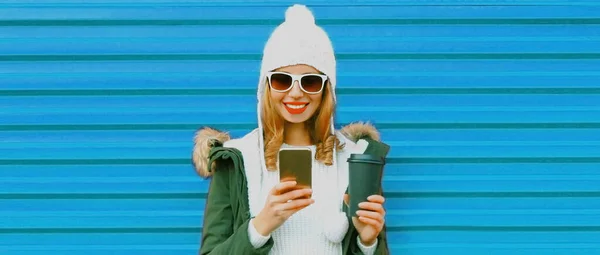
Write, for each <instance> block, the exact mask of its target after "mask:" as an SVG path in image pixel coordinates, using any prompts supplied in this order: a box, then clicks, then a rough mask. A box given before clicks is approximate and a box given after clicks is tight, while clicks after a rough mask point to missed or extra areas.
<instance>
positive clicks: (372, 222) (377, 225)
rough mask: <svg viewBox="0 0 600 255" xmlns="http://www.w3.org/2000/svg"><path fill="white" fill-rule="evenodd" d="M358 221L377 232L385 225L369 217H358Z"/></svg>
mask: <svg viewBox="0 0 600 255" xmlns="http://www.w3.org/2000/svg"><path fill="white" fill-rule="evenodd" d="M358 220H359V221H360V222H362V223H365V224H367V225H371V226H373V227H374V228H375V229H377V230H380V229H381V228H382V227H383V224H382V223H381V222H379V221H376V220H374V219H370V218H367V217H358Z"/></svg>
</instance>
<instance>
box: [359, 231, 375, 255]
mask: <svg viewBox="0 0 600 255" xmlns="http://www.w3.org/2000/svg"><path fill="white" fill-rule="evenodd" d="M378 242H379V239H375V243H373V245H371V246H365V245H364V244H363V243H362V242H361V241H360V236H357V237H356V243H358V248H360V250H361V251H362V252H363V253H364V254H365V255H373V254H375V250H376V249H377V243H378Z"/></svg>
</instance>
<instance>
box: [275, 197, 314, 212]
mask: <svg viewBox="0 0 600 255" xmlns="http://www.w3.org/2000/svg"><path fill="white" fill-rule="evenodd" d="M314 202H315V200H313V199H297V200H292V201H291V202H287V203H282V204H279V205H278V209H279V210H280V211H290V210H299V209H302V208H304V207H307V206H309V205H311V204H313V203H314Z"/></svg>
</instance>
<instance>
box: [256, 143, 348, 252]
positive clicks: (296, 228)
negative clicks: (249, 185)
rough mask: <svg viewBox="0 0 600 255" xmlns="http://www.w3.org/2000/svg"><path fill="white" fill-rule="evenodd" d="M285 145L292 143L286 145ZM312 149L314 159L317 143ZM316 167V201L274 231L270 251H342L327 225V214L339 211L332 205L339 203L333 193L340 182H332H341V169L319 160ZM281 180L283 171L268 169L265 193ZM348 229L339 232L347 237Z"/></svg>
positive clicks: (313, 179) (314, 165)
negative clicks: (330, 234) (338, 177)
mask: <svg viewBox="0 0 600 255" xmlns="http://www.w3.org/2000/svg"><path fill="white" fill-rule="evenodd" d="M283 147H289V146H287V145H283ZM309 148H310V149H311V151H312V157H313V158H314V155H315V146H309ZM312 168H313V170H312V189H313V195H312V197H313V199H314V200H315V203H314V204H312V205H310V206H309V207H306V208H304V209H302V210H300V211H298V212H297V213H295V214H294V215H292V216H291V217H290V218H289V219H287V220H286V221H285V222H284V224H283V225H281V226H280V227H279V228H278V229H277V230H275V231H273V232H272V233H271V236H272V237H273V241H274V242H275V244H274V245H273V248H272V249H271V252H270V254H303V255H304V254H336V255H339V254H342V244H341V243H340V242H338V243H334V242H331V241H329V239H328V238H327V237H326V236H325V230H324V229H325V227H324V226H326V225H330V224H331V222H326V220H327V218H329V217H327V216H328V215H330V214H333V213H337V211H332V210H336V207H333V206H331V204H332V203H334V202H335V199H334V200H333V201H332V198H334V197H335V196H333V195H334V194H336V193H337V191H336V189H335V187H336V185H332V184H334V183H335V182H337V179H336V175H337V174H336V172H337V171H336V169H331V168H328V167H326V166H324V165H322V164H320V163H318V161H316V160H313V164H312ZM278 183H279V172H278V171H272V172H268V175H267V176H265V178H263V183H262V185H263V187H264V189H263V195H265V194H268V191H269V190H270V188H271V187H273V186H275V185H277V184H278ZM265 192H267V193H265ZM346 222H347V221H346ZM346 224H347V223H346ZM345 231H347V228H345V229H344V232H343V233H337V234H338V235H340V236H342V237H343V235H344V234H345V233H346V232H345ZM340 241H341V240H340Z"/></svg>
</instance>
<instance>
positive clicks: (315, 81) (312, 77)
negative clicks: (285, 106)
mask: <svg viewBox="0 0 600 255" xmlns="http://www.w3.org/2000/svg"><path fill="white" fill-rule="evenodd" d="M267 80H268V81H269V86H270V87H271V89H272V90H274V91H277V92H287V91H289V90H291V89H292V87H293V85H294V81H298V84H299V85H300V89H301V90H302V91H304V92H306V93H307V94H318V93H321V91H322V90H323V87H325V82H326V81H327V75H324V74H313V73H309V74H289V73H284V72H268V73H267Z"/></svg>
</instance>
